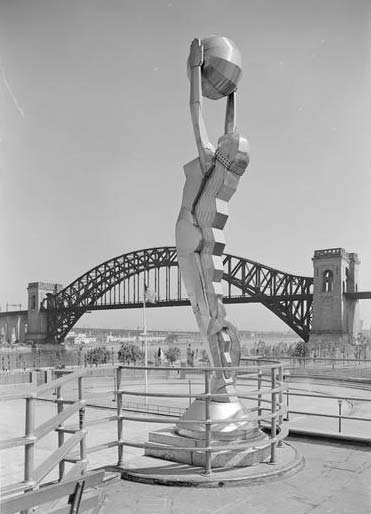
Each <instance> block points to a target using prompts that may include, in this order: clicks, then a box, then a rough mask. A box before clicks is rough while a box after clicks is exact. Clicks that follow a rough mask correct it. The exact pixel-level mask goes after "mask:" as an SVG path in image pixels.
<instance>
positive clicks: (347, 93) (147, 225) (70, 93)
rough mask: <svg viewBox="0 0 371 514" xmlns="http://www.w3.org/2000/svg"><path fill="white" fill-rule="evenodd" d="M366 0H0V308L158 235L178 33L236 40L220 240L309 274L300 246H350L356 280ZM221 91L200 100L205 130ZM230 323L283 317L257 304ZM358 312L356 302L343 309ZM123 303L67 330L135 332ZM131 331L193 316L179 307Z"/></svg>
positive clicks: (365, 279)
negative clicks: (231, 185)
mask: <svg viewBox="0 0 371 514" xmlns="http://www.w3.org/2000/svg"><path fill="white" fill-rule="evenodd" d="M370 14H371V2H369V1H368V0H326V1H323V0H235V1H233V0H232V1H228V2H226V1H225V0H224V1H218V0H199V1H195V0H188V1H187V2H184V1H183V2H182V1H180V0H179V1H178V0H172V1H162V0H132V1H129V0H121V1H112V0H105V1H104V2H103V1H102V0H101V1H98V0H89V1H87V0H79V1H71V0H64V1H63V2H60V1H59V2H58V1H56V0H42V1H41V0H27V1H26V0H23V1H21V0H17V1H12V0H1V1H0V65H1V69H0V73H1V76H0V234H1V242H2V245H1V252H0V305H1V307H2V309H3V310H5V306H6V303H9V304H18V303H22V304H23V306H25V305H26V300H27V291H26V287H27V284H28V282H33V281H51V282H59V283H62V284H64V285H67V284H69V283H70V282H72V281H73V280H74V279H75V278H77V277H78V276H79V275H81V274H83V273H84V272H85V271H87V270H88V269H90V268H92V267H94V266H96V265H98V264H99V263H101V262H103V261H105V260H107V259H110V258H112V257H114V256H117V255H121V254H123V253H127V252H130V251H132V250H137V249H141V248H150V247H153V246H162V245H173V244H174V226H175V221H176V217H177V212H178V210H179V205H180V200H181V194H182V187H183V183H184V174H183V169H182V168H183V165H184V164H185V163H187V162H189V161H190V160H192V159H193V158H194V157H196V155H197V154H196V145H195V141H194V137H193V132H192V126H191V120H190V114H189V106H188V101H189V100H188V96H189V83H188V80H187V76H186V59H187V56H188V52H189V45H190V43H191V41H192V39H193V38H194V37H201V38H202V37H204V36H207V35H209V34H221V35H225V36H228V37H230V38H231V39H232V40H233V41H234V42H235V43H236V44H237V46H238V47H239V48H240V51H241V53H242V59H243V77H242V79H241V82H240V85H239V89H238V127H239V130H240V132H241V134H242V135H244V136H245V137H247V139H248V140H249V143H250V149H251V153H250V164H249V167H248V170H247V173H246V174H245V175H244V176H243V178H242V180H241V182H240V185H239V190H238V192H237V193H236V195H235V196H234V197H233V199H232V201H231V203H230V218H229V220H228V223H227V225H226V229H225V233H226V240H227V247H226V252H228V253H232V254H235V255H239V256H241V257H246V258H249V259H252V260H256V261H259V262H262V263H264V264H266V265H269V266H272V267H275V268H278V269H281V270H283V271H287V272H290V273H295V274H302V275H308V276H309V275H312V274H313V271H312V261H311V258H312V256H313V252H314V250H316V249H323V248H333V247H343V248H345V249H346V250H347V251H354V252H357V253H358V254H359V256H360V259H361V266H360V277H361V281H360V287H359V289H361V290H371V239H370V229H369V226H370V219H371V201H370V200H371V173H370V169H371V168H370V164H371V145H370V144H369V141H370V136H371V117H370V113H371V109H370V107H371V88H370V75H371V74H370V42H371V37H370ZM224 107H225V104H224V101H223V100H219V101H207V102H206V118H207V127H208V130H209V134H210V136H211V138H212V139H213V141H214V142H216V141H217V139H218V137H219V136H220V135H221V133H222V130H223V116H224ZM228 312H229V313H230V317H231V319H232V320H233V321H234V322H235V323H237V325H238V326H239V327H240V328H241V329H251V330H278V329H282V330H285V329H286V326H285V325H283V324H282V322H281V321H280V320H278V318H276V317H274V316H273V315H272V314H271V313H270V312H269V311H267V310H265V309H264V308H263V307H261V306H258V305H244V306H228ZM361 317H362V318H363V319H364V321H365V324H366V326H369V325H370V324H371V302H369V301H368V302H364V303H362V305H361ZM140 323H141V313H140V312H139V311H119V312H103V313H102V312H98V313H94V314H90V315H85V316H84V317H83V318H82V320H81V323H80V325H81V324H82V325H85V326H106V327H109V326H112V327H136V326H139V325H140ZM148 324H149V328H183V329H188V328H191V329H195V328H196V323H195V321H194V319H193V315H192V313H191V309H190V308H177V309H175V308H174V309H172V311H171V316H169V310H168V309H152V310H151V312H150V314H149V320H148Z"/></svg>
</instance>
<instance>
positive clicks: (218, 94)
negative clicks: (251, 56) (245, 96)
mask: <svg viewBox="0 0 371 514" xmlns="http://www.w3.org/2000/svg"><path fill="white" fill-rule="evenodd" d="M201 42H202V44H203V47H204V63H203V65H202V68H201V78H202V95H203V96H205V97H206V98H210V99H211V100H218V99H219V98H222V97H224V96H228V95H230V94H231V93H233V91H235V90H236V89H237V84H238V81H239V79H240V77H241V73H242V68H241V53H240V51H239V49H238V48H237V46H236V45H235V43H234V42H233V41H231V40H230V39H228V38H227V37H224V36H209V37H206V38H204V39H202V40H201Z"/></svg>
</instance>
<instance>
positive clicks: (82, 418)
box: [78, 377, 86, 461]
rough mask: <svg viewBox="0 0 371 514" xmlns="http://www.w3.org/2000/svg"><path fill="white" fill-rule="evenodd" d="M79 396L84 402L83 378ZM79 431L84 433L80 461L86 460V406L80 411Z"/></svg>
mask: <svg viewBox="0 0 371 514" xmlns="http://www.w3.org/2000/svg"><path fill="white" fill-rule="evenodd" d="M78 394H79V400H80V401H82V402H83V401H84V389H83V377H79V378H78ZM79 429H80V431H81V432H83V437H82V439H81V441H80V460H82V461H84V460H86V432H85V406H83V407H81V409H79Z"/></svg>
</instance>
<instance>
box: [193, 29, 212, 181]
mask: <svg viewBox="0 0 371 514" xmlns="http://www.w3.org/2000/svg"><path fill="white" fill-rule="evenodd" d="M203 60H204V52H203V45H202V43H201V41H200V40H199V39H197V38H196V39H194V40H193V41H192V44H191V50H190V54H189V67H190V83H191V91H190V100H189V106H190V110H191V117H192V124H193V130H194V133H195V138H196V143H197V149H198V154H199V157H200V163H201V170H202V173H203V174H204V175H206V174H207V173H208V171H209V170H210V168H211V167H212V164H213V155H214V151H215V149H214V147H213V145H212V144H211V142H210V140H209V137H208V135H207V130H206V126H205V122H204V119H203V116H202V85H201V67H202V64H203Z"/></svg>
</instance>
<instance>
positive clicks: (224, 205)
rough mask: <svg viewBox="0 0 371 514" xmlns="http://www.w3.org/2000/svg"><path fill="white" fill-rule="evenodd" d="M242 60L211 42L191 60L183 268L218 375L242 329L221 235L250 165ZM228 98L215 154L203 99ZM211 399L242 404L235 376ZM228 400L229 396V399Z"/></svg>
mask: <svg viewBox="0 0 371 514" xmlns="http://www.w3.org/2000/svg"><path fill="white" fill-rule="evenodd" d="M240 73H241V58H240V54H239V51H238V49H237V48H236V46H235V45H234V43H233V42H232V41H230V40H229V39H227V38H224V37H218V36H212V37H210V38H206V39H204V40H199V39H194V40H193V42H192V45H191V50H190V55H189V59H188V75H189V79H190V110H191V117H192V124H193V130H194V134H195V138H196V144H197V148H198V154H199V156H198V157H197V158H196V159H194V160H193V161H191V162H189V163H188V164H186V165H185V166H184V172H185V176H186V180H185V185H184V190H183V199H182V205H181V209H180V212H179V216H178V220H177V224H176V247H177V253H178V263H179V267H180V270H181V273H182V278H183V281H184V284H185V287H186V289H187V293H188V296H189V299H190V301H191V305H192V308H193V311H194V314H195V316H196V319H197V323H198V326H199V329H200V332H201V335H202V337H203V339H204V340H205V341H206V342H207V343H208V344H207V348H208V356H209V361H210V365H211V366H213V367H224V368H226V367H228V366H229V367H230V366H238V365H239V360H240V344H239V340H238V333H237V329H236V328H235V327H234V326H233V325H232V323H231V322H229V321H228V320H227V317H226V310H225V307H224V305H223V302H222V299H223V291H222V284H221V281H222V277H223V261H222V255H223V251H224V247H225V240H224V234H223V229H224V226H225V224H226V221H227V219H228V202H229V200H230V199H231V197H232V196H233V194H234V193H235V192H236V189H237V186H238V183H239V181H240V177H241V176H242V175H243V173H244V172H245V169H246V167H247V165H248V162H249V156H248V144H247V141H246V139H244V138H243V137H242V136H240V135H239V133H238V132H237V131H236V88H237V82H238V79H239V77H240ZM203 95H204V96H207V97H209V98H212V99H218V98H221V97H223V96H227V107H226V115H225V129H224V135H223V136H221V137H220V138H219V141H218V147H217V149H215V148H214V147H213V145H212V144H211V143H210V141H209V138H208V136H207V131H206V127H205V123H204V120H203V116H202V96H203ZM211 392H212V393H214V394H215V393H220V394H221V396H220V397H214V400H217V401H219V402H223V403H224V404H225V403H230V402H236V398H235V397H234V393H235V389H234V383H233V375H232V374H231V373H228V372H227V371H226V370H224V371H218V372H215V373H214V374H213V377H212V383H211ZM225 393H228V394H229V395H230V396H229V397H228V396H226V395H225Z"/></svg>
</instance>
